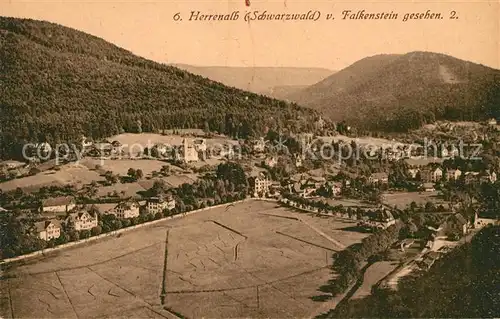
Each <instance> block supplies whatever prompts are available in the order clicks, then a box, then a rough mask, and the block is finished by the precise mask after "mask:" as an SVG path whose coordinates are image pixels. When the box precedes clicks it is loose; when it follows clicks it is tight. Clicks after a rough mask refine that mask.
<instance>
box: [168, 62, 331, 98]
mask: <svg viewBox="0 0 500 319" xmlns="http://www.w3.org/2000/svg"><path fill="white" fill-rule="evenodd" d="M173 66H176V67H178V68H180V69H183V70H186V71H188V72H191V73H194V74H198V75H201V76H203V77H206V78H209V79H210V80H214V81H217V82H221V83H223V84H225V85H228V86H232V87H236V88H238V89H242V90H246V91H250V92H254V93H258V94H266V95H269V96H272V97H275V96H274V95H273V93H274V88H275V87H288V90H290V92H292V88H293V87H297V88H301V87H305V86H309V85H312V84H315V83H317V82H319V81H321V80H323V79H324V78H326V77H328V76H330V75H332V74H333V73H334V71H332V70H328V69H323V68H293V67H226V66H193V65H187V64H173Z"/></svg>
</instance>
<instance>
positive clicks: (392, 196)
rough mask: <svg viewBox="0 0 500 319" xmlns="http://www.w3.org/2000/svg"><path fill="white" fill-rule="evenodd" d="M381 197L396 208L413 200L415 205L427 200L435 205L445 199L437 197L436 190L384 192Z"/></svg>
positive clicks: (402, 206)
mask: <svg viewBox="0 0 500 319" xmlns="http://www.w3.org/2000/svg"><path fill="white" fill-rule="evenodd" d="M383 198H384V199H383V202H384V204H387V205H390V206H397V207H398V208H406V207H407V206H409V205H410V204H411V202H415V203H416V204H417V205H425V204H426V203H427V202H432V203H434V204H435V205H441V204H443V205H444V204H445V201H444V200H443V199H442V198H441V197H439V192H438V191H432V192H398V193H384V194H383Z"/></svg>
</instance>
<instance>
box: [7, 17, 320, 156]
mask: <svg viewBox="0 0 500 319" xmlns="http://www.w3.org/2000/svg"><path fill="white" fill-rule="evenodd" d="M0 87H1V88H2V91H1V94H0V115H1V116H0V158H1V157H3V158H6V157H11V158H15V157H16V156H19V155H20V154H21V150H22V146H23V144H24V143H26V142H42V141H47V142H49V143H51V144H54V143H59V142H66V141H79V140H80V137H81V134H85V135H86V136H90V137H93V138H102V137H107V136H111V135H115V134H118V133H120V132H141V131H145V132H146V131H148V132H155V131H157V130H159V129H162V128H166V129H171V128H203V129H204V128H207V127H208V128H209V129H210V130H212V131H220V132H223V133H226V134H230V135H233V136H236V135H237V136H239V137H245V136H247V135H249V134H252V133H253V132H255V131H257V132H258V131H261V130H264V128H265V127H269V128H273V127H277V126H278V125H281V127H285V126H286V125H285V123H290V121H291V120H294V121H295V124H294V125H297V121H296V120H297V119H299V120H298V121H299V122H301V123H305V124H304V125H309V124H310V123H311V120H310V118H312V117H315V116H316V115H315V112H313V111H312V110H310V109H304V108H301V107H299V106H297V105H295V104H289V103H286V102H283V101H278V100H275V99H271V98H267V97H263V96H259V95H256V94H253V93H249V92H244V91H242V90H239V89H235V88H230V87H227V86H224V85H222V84H220V83H217V82H214V81H211V80H208V79H204V78H202V77H200V76H197V75H193V74H190V73H188V72H186V71H183V70H180V69H178V68H175V67H172V66H167V65H164V64H160V63H156V62H153V61H149V60H146V59H144V58H141V57H138V56H135V55H134V54H132V53H131V52H129V51H126V50H124V49H121V48H119V47H117V46H115V45H113V44H111V43H108V42H106V41H104V40H102V39H100V38H97V37H95V36H92V35H89V34H86V33H83V32H80V31H77V30H74V29H71V28H67V27H63V26H60V25H57V24H53V23H48V22H42V21H35V20H27V19H14V18H4V17H0Z"/></svg>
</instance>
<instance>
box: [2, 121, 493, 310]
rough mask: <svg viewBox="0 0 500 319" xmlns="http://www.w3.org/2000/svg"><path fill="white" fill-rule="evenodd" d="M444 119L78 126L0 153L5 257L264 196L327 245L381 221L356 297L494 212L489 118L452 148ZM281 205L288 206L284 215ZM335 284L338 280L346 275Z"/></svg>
mask: <svg viewBox="0 0 500 319" xmlns="http://www.w3.org/2000/svg"><path fill="white" fill-rule="evenodd" d="M442 127H446V131H445V132H443V131H439V130H440V128H433V129H434V131H433V132H434V134H433V136H434V137H435V136H441V140H436V139H434V142H432V144H424V143H422V144H418V143H412V144H409V143H405V142H404V141H402V142H397V141H396V140H395V139H389V138H384V137H377V138H376V137H373V136H361V135H360V134H359V133H357V132H356V130H355V129H354V128H351V127H349V126H347V125H346V124H345V123H337V124H335V123H331V122H327V121H325V120H323V119H322V118H321V117H319V118H318V119H317V121H316V122H315V123H314V124H313V125H312V126H311V129H310V130H309V131H306V132H290V131H288V132H274V131H272V130H268V131H267V132H266V133H265V134H264V135H262V136H258V137H254V138H248V139H238V138H237V137H236V138H235V137H232V138H231V137H227V136H224V135H220V134H218V132H210V131H209V130H186V129H184V130H182V129H179V130H171V131H168V132H167V131H165V132H160V133H126V134H121V135H118V136H115V137H112V138H109V139H106V140H101V141H96V142H94V141H92V140H91V139H87V138H82V141H81V145H79V146H78V147H77V148H75V149H74V150H75V151H73V152H71V149H72V148H71V147H67V148H66V152H60V151H59V150H57V151H55V150H54V149H53V146H50V145H48V144H40V145H36V147H35V148H34V149H33V150H32V152H31V153H30V154H31V156H30V157H29V158H28V161H27V163H23V162H16V161H5V162H3V163H2V177H1V178H2V180H3V181H2V183H0V189H1V193H0V195H1V196H0V199H1V202H0V203H1V206H2V208H1V212H0V215H1V216H0V217H1V218H2V227H5V229H7V232H8V233H9V234H10V236H11V237H12V238H11V242H10V243H9V244H8V245H3V246H2V258H3V259H4V263H5V262H12V261H16V260H22V259H23V258H24V255H26V254H32V255H33V254H35V255H34V257H33V258H37V253H39V252H44V255H45V254H47V255H50V252H51V251H52V250H54V251H56V250H57V247H58V246H61V247H64V246H67V245H68V243H77V242H84V241H85V240H87V239H89V238H92V237H103V236H108V235H112V236H119V233H120V231H121V230H122V229H127V228H134V227H135V226H138V225H141V224H144V225H147V224H151V223H154V221H161V220H169V219H171V218H173V217H183V216H186V217H185V218H190V217H187V215H188V214H191V213H198V214H197V215H199V216H203V215H204V214H209V211H208V210H210V209H213V210H214V211H215V210H217V207H220V206H221V205H222V207H226V208H225V212H224V213H228V212H227V210H228V208H229V207H231V206H234V207H231V209H232V210H233V211H234V210H237V209H238V205H253V204H248V203H247V204H238V203H240V202H245V201H254V202H256V203H257V204H255V205H257V206H259V205H261V204H258V202H259V201H266V202H271V203H272V202H274V203H275V204H274V205H277V206H275V208H270V207H268V208H266V209H267V210H270V211H274V210H276V209H278V207H281V208H279V209H280V211H281V213H282V214H281V215H280V216H278V215H276V214H274V213H273V214H271V213H268V215H269V216H276V217H282V218H292V219H293V218H295V219H296V220H298V221H300V222H301V223H304V225H308V227H309V228H310V229H312V230H314V232H316V233H317V234H318V235H319V236H320V237H321V238H323V240H327V242H329V243H330V245H333V246H332V247H335V250H336V251H339V249H340V251H342V249H350V248H348V246H349V245H351V244H353V243H355V242H359V240H361V239H363V238H365V237H366V236H369V235H370V234H373V235H372V236H380V234H381V233H384V232H385V233H384V234H389V235H387V236H389V238H390V240H388V242H387V243H386V246H384V247H383V248H381V247H379V248H378V251H377V252H376V254H379V255H380V256H381V257H380V259H379V260H378V261H376V262H373V261H371V263H373V264H374V265H377V266H376V267H379V268H380V269H378V270H377V272H376V275H373V278H371V279H369V280H368V281H369V283H366V282H365V283H364V285H363V286H362V287H365V286H366V285H368V286H366V287H368V288H366V287H365V288H363V289H361V288H360V289H358V292H357V293H355V294H354V296H353V297H352V298H355V297H356V296H357V295H362V294H363V293H364V294H366V293H368V294H369V290H370V289H371V286H373V285H378V286H383V287H389V288H392V289H396V287H397V282H398V280H400V278H401V277H404V276H410V275H412V274H414V275H415V274H418V273H419V272H421V271H426V270H427V269H429V268H430V267H431V266H432V264H433V263H434V262H435V260H437V259H439V258H440V257H441V256H442V255H443V254H445V253H446V252H448V251H450V250H451V249H453V247H455V246H457V245H460V244H461V243H464V242H466V241H467V240H468V239H470V238H471V236H473V235H474V233H476V232H477V231H478V230H479V229H481V228H483V227H484V226H486V225H488V224H498V210H495V207H492V205H495V202H494V201H492V200H491V197H488V196H492V195H491V194H493V193H495V189H496V188H495V187H497V185H498V183H497V172H499V171H498V167H499V166H498V165H499V161H498V157H497V153H496V148H495V145H496V139H497V138H498V136H499V135H498V134H497V130H496V122H494V121H493V120H490V121H488V122H487V123H484V124H477V125H475V126H473V130H474V135H475V136H476V139H475V140H473V139H471V140H470V141H467V143H468V144H465V146H464V144H463V143H462V145H461V146H460V147H459V145H458V144H456V143H455V144H453V141H454V136H453V132H460V133H459V134H460V135H461V136H465V135H464V134H463V132H462V131H461V130H463V129H464V128H463V127H458V128H456V129H450V128H449V127H448V126H445V125H444V126H442ZM427 133H429V131H428V132H427ZM438 133H439V134H438ZM431 135H432V134H431ZM443 136H447V138H448V140H446V139H444V138H443ZM477 136H481V138H479V139H477ZM403 138H404V137H403ZM436 141H437V142H436ZM473 142H474V144H473ZM425 143H427V142H426V141H425ZM138 145H142V147H137V146H138ZM146 145H147V146H146ZM478 145H479V146H480V147H481V152H480V153H479V154H477V151H476V149H477V147H478ZM265 205H269V204H265ZM259 207H260V206H259ZM262 209H263V208H262ZM283 209H284V210H283ZM252 210H253V211H254V210H255V209H252ZM257 210H258V209H257ZM287 211H288V212H290V214H293V216H294V217H283V216H285V215H284V214H285V213H286V212H287ZM229 212H231V210H230V211H229ZM265 212H266V211H262V212H259V211H257V213H258V214H264V213H265ZM233 214H245V213H243V212H238V213H233ZM286 214H288V213H286ZM300 216H303V217H300ZM314 216H316V217H314ZM317 218H321V219H324V220H325V221H324V222H322V221H321V219H317ZM181 219H182V218H181ZM317 220H319V222H318V221H317ZM218 223H219V222H218ZM220 223H223V222H222V221H220ZM324 223H326V224H324ZM331 223H333V224H332V225H334V224H335V225H337V226H328V225H330V224H331ZM342 223H344V224H345V227H344V228H342V229H343V230H342V233H347V234H348V235H347V236H348V237H349V238H351V239H349V240H347V241H345V242H342V241H339V240H338V239H337V237H335V236H337V235H338V234H339V233H335V234H333V233H331V231H333V229H337V228H338V227H339V226H338V225H341V224H342ZM221 225H222V224H221ZM223 227H226V228H228V229H229V228H230V227H229V226H227V225H226V226H223ZM329 227H333V228H329ZM335 227H337V228H335ZM231 229H232V228H231ZM337 231H340V230H337ZM276 233H277V234H282V235H283V236H285V235H286V236H288V237H290V238H295V237H297V236H298V237H300V235H299V234H297V233H293V234H292V233H287V234H285V233H283V232H282V231H276ZM130 234H132V233H130ZM356 234H358V235H356ZM384 236H385V235H384ZM348 237H346V238H348ZM368 238H369V237H368ZM295 239H296V240H298V241H302V242H304V243H305V242H309V241H306V240H305V239H298V238H295ZM112 240H119V239H118V238H115V239H112ZM137 240H138V241H140V240H141V239H140V238H138V239H137ZM366 240H367V239H366V238H365V239H363V242H365V241H366ZM320 247H322V246H320ZM328 249H331V250H333V248H327V251H328ZM19 256H20V257H19ZM235 258H236V257H235ZM327 259H328V258H327ZM337 260H340V257H338V258H337ZM327 265H329V262H328V261H327ZM374 265H372V266H371V267H375V266H374ZM333 266H335V265H333ZM370 269H372V268H370V267H368V268H367V270H366V271H367V274H368V273H369V272H370ZM381 269H382V270H381ZM367 274H365V278H370V276H369V275H368V277H367ZM341 275H342V274H341ZM346 276H347V275H346ZM365 280H366V279H365ZM370 281H371V282H370ZM343 285H344V286H342V287H336V288H334V289H337V290H338V289H340V290H345V289H348V288H349V287H348V286H349V285H347V284H343ZM362 290H364V292H362ZM360 291H361V292H360ZM358 297H359V296H358ZM183 311H186V310H185V309H184V310H183ZM295 314H301V315H303V314H304V313H302V312H300V311H299V312H297V313H295Z"/></svg>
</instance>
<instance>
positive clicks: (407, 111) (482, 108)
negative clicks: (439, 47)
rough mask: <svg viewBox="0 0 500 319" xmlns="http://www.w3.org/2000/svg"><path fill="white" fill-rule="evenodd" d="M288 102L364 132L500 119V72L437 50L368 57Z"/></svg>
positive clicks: (293, 96) (293, 95) (403, 129)
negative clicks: (445, 121) (296, 103)
mask: <svg viewBox="0 0 500 319" xmlns="http://www.w3.org/2000/svg"><path fill="white" fill-rule="evenodd" d="M287 98H288V99H290V100H292V101H295V102H298V103H301V104H303V105H306V106H310V107H312V108H315V109H317V110H319V111H322V112H324V113H325V115H328V116H329V117H330V118H332V119H334V120H346V121H347V122H348V123H351V124H353V125H355V126H358V127H362V128H364V129H377V130H386V131H405V130H408V129H412V128H417V127H420V126H421V125H422V124H426V123H432V122H434V121H436V120H452V121H453V120H455V121H476V120H484V119H487V118H489V117H500V71H499V70H496V69H492V68H489V67H486V66H483V65H479V64H475V63H472V62H468V61H463V60H460V59H457V58H454V57H451V56H448V55H444V54H438V53H432V52H410V53H407V54H404V55H377V56H373V57H368V58H365V59H362V60H360V61H358V62H356V63H354V64H352V65H351V66H349V67H347V68H345V69H343V70H341V71H339V72H337V73H335V74H333V75H332V76H330V77H328V78H326V79H325V80H323V81H321V82H319V83H317V84H315V85H313V86H311V87H308V88H306V89H304V90H302V91H299V92H296V93H294V94H291V95H290V96H289V97H287Z"/></svg>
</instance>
